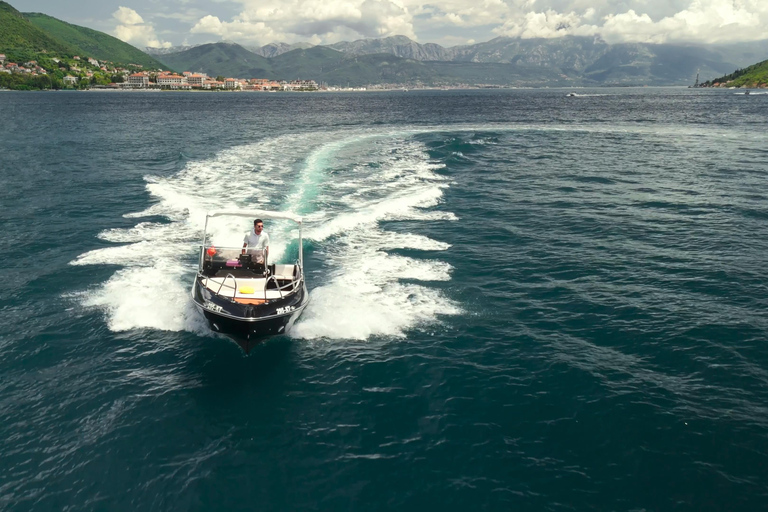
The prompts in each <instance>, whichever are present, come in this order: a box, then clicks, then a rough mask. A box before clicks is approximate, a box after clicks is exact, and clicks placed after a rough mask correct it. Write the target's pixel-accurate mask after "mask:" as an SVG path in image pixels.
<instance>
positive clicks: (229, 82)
mask: <svg viewBox="0 0 768 512" xmlns="http://www.w3.org/2000/svg"><path fill="white" fill-rule="evenodd" d="M224 88H225V89H240V81H239V80H236V79H234V78H227V79H226V80H224Z"/></svg>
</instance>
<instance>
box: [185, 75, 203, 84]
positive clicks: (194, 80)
mask: <svg viewBox="0 0 768 512" xmlns="http://www.w3.org/2000/svg"><path fill="white" fill-rule="evenodd" d="M185 76H186V77H187V83H188V84H189V85H192V86H195V85H197V86H202V85H203V83H204V82H205V81H206V80H207V79H208V75H206V74H205V73H190V74H189V75H185Z"/></svg>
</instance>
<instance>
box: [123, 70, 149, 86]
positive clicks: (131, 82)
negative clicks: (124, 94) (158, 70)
mask: <svg viewBox="0 0 768 512" xmlns="http://www.w3.org/2000/svg"><path fill="white" fill-rule="evenodd" d="M127 83H128V86H129V87H134V88H136V89H144V88H146V87H149V77H148V76H147V75H146V74H144V73H134V74H132V75H129V76H128V81H127Z"/></svg>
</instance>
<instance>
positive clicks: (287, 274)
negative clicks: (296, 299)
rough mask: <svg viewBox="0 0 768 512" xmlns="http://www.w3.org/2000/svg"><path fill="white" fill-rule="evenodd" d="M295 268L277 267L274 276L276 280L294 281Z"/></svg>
mask: <svg viewBox="0 0 768 512" xmlns="http://www.w3.org/2000/svg"><path fill="white" fill-rule="evenodd" d="M295 268H296V265H275V271H274V273H273V274H272V275H273V276H275V279H284V280H287V281H293V273H294V271H295Z"/></svg>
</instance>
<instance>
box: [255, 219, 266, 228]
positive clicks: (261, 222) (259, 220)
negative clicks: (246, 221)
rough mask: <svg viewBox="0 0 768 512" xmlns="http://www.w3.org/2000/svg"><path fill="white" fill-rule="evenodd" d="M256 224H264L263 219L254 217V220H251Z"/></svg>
mask: <svg viewBox="0 0 768 512" xmlns="http://www.w3.org/2000/svg"><path fill="white" fill-rule="evenodd" d="M256 224H264V221H263V220H261V219H256V220H255V221H253V225H254V226H255V225H256Z"/></svg>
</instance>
